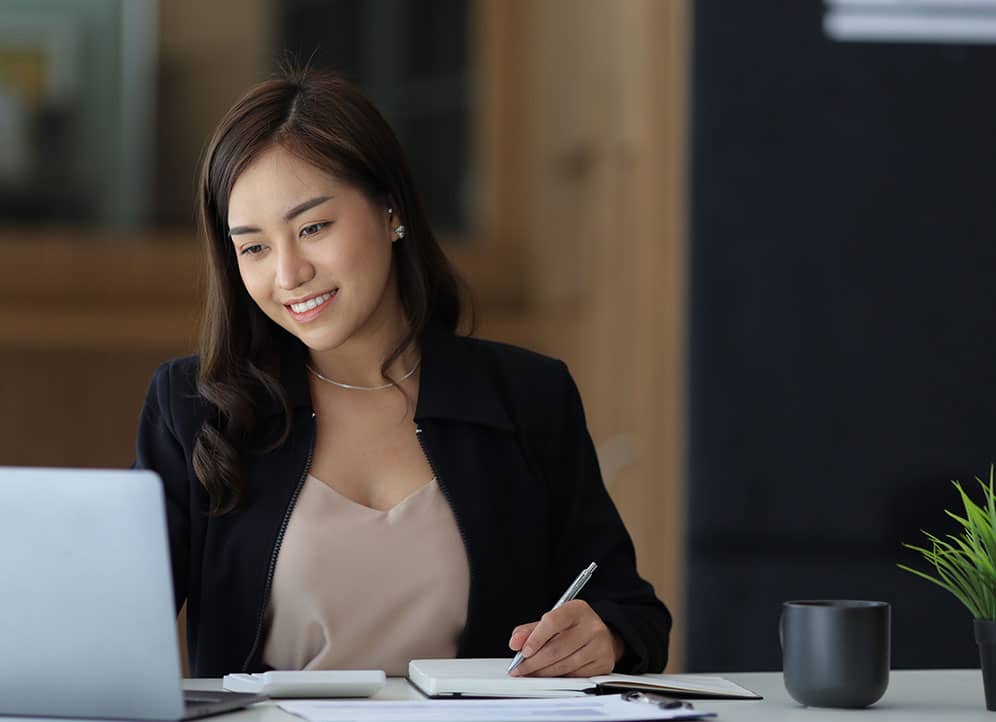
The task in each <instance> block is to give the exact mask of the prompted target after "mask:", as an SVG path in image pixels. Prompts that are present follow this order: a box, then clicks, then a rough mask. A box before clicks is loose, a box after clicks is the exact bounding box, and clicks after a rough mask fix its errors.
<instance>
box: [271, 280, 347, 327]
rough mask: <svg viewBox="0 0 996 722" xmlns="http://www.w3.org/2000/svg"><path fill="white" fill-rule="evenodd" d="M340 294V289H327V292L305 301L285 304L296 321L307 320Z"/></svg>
mask: <svg viewBox="0 0 996 722" xmlns="http://www.w3.org/2000/svg"><path fill="white" fill-rule="evenodd" d="M338 294H339V289H338V288H337V289H335V290H334V291H326V292H325V293H320V294H318V295H317V296H312V297H311V298H308V299H305V300H303V301H296V302H294V303H287V304H284V308H286V309H287V310H288V311H289V312H290V315H291V317H292V318H293V319H294V320H295V321H299V322H307V321H311V320H312V319H314V318H317V317H318V315H319V314H320V313H321V312H322V311H324V310H325V309H326V308H327V307H328V306H329V304H330V302H331V301H332V299H334V298H335V297H336V296H337V295H338Z"/></svg>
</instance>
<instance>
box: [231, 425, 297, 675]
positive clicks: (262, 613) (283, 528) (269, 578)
mask: <svg viewBox="0 0 996 722" xmlns="http://www.w3.org/2000/svg"><path fill="white" fill-rule="evenodd" d="M311 421H312V424H311V444H310V445H309V446H308V456H307V458H306V459H305V461H304V469H303V470H302V471H301V478H300V479H298V481H297V487H296V488H295V489H294V494H293V495H292V496H291V499H290V503H289V504H288V505H287V511H285V512H284V518H283V521H282V522H280V531H278V532H277V539H276V541H275V542H274V544H273V551H272V552H271V554H270V566H269V569H267V572H266V584H264V585H263V603H262V604H261V605H260V608H259V619H258V621H257V623H256V636H255V638H254V639H253V642H252V647H250V648H249V654H248V655H247V656H246V660H245V661H244V662H243V663H242V671H243V672H248V671H249V663H250V662H251V661H252V658H253V657H254V656H255V654H256V649H257V648H258V647H259V644H260V642H261V641H262V639H263V622H264V621H265V620H266V607H267V605H268V604H269V603H270V590H271V587H272V586H273V572H274V570H276V568H277V554H279V552H280V545H281V544H282V543H283V541H284V534H285V533H286V532H287V523H288V522H289V521H290V516H291V512H293V511H294V506H295V505H296V504H297V498H298V496H300V494H301V488H302V487H303V486H304V481H305V479H307V478H308V472H309V471H310V470H311V457H312V456H313V455H314V453H315V424H314V421H315V413H314V412H312V413H311Z"/></svg>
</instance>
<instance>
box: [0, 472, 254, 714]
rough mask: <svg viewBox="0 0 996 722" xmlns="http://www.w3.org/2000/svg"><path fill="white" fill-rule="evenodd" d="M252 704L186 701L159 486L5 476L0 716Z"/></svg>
mask: <svg viewBox="0 0 996 722" xmlns="http://www.w3.org/2000/svg"><path fill="white" fill-rule="evenodd" d="M259 699H261V698H260V697H258V696H255V695H241V694H234V693H230V692H216V693H212V692H207V693H202V692H197V693H188V696H187V698H186V699H185V696H184V693H183V689H182V680H181V677H180V657H179V651H178V649H177V638H176V625H175V613H174V609H173V590H172V578H171V574H170V560H169V547H168V542H167V533H166V516H165V507H164V502H163V492H162V486H161V483H160V480H159V477H158V476H156V474H154V473H152V472H149V471H96V470H79V469H30V468H12V467H0V715H32V716H45V717H101V718H128V719H139V720H146V719H147V720H179V719H191V718H194V717H203V716H207V715H210V714H216V713H219V712H226V711H229V710H231V709H238V708H240V707H244V706H246V705H248V704H250V703H252V702H254V701H258V700H259Z"/></svg>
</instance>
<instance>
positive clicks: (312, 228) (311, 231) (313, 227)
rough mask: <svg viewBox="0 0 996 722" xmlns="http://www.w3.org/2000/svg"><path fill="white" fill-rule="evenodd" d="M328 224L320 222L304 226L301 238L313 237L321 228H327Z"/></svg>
mask: <svg viewBox="0 0 996 722" xmlns="http://www.w3.org/2000/svg"><path fill="white" fill-rule="evenodd" d="M328 224H329V223H328V221H322V222H320V223H312V224H310V225H307V226H305V227H304V228H302V229H301V236H302V237H303V236H313V235H315V234H316V233H318V232H319V231H320V230H322V229H323V228H325V226H327V225H328Z"/></svg>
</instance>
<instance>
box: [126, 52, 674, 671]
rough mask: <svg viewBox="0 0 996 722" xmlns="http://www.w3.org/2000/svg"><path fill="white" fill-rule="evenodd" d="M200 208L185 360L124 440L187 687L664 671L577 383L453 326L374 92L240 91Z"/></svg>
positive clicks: (329, 78) (162, 376)
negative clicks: (201, 265) (164, 544)
mask: <svg viewBox="0 0 996 722" xmlns="http://www.w3.org/2000/svg"><path fill="white" fill-rule="evenodd" d="M200 212H201V221H202V225H203V232H204V235H205V237H206V240H207V244H208V297H207V308H206V322H205V327H204V333H203V338H202V343H201V352H200V355H199V357H198V358H185V359H178V360H175V361H172V362H170V363H168V364H164V365H163V366H162V367H160V368H159V369H158V371H157V372H156V374H155V377H154V379H153V381H152V384H151V387H150V390H149V394H148V397H147V399H146V403H145V406H144V408H143V411H142V416H141V421H140V427H139V433H138V443H137V453H138V457H137V458H138V462H137V463H138V466H140V467H144V468H148V469H153V470H155V471H156V472H158V473H159V474H160V476H161V477H162V479H163V482H164V485H165V489H166V497H167V516H168V521H169V530H170V544H171V555H172V565H173V580H174V589H175V594H176V604H177V608H179V607H180V605H181V604H183V602H184V601H186V603H187V634H188V645H189V653H190V659H191V665H192V672H193V673H194V674H195V675H196V676H220V675H223V674H226V673H229V672H235V671H258V670H262V669H266V668H371V667H372V668H380V669H385V670H386V671H387V672H388V674H402V675H403V674H405V673H406V671H407V663H408V660H409V659H412V658H420V657H452V656H465V657H498V656H510V654H511V651H517V650H519V649H522V650H523V652H524V654H525V655H526V659H525V661H524V662H523V663H522V664H521V665H520V666H519V667H518V668H517V669H516V670H515V671H514V672H513V674H522V675H527V674H534V675H550V676H553V675H579V676H591V675H595V674H602V673H607V672H610V671H612V670H613V669H617V670H618V671H624V672H633V673H639V672H645V671H658V670H660V669H662V668H663V667H664V664H665V662H666V661H667V639H668V633H669V630H670V626H671V619H670V615H669V614H668V611H667V609H666V608H665V607H664V605H663V604H662V603H661V602H660V601H658V600H657V599H656V598H655V596H654V593H653V590H652V588H651V587H650V585H649V584H647V583H646V582H645V581H644V580H642V579H641V578H640V577H639V576H638V575H637V573H636V569H635V563H634V554H633V548H632V544H631V542H630V539H629V537H628V535H627V533H626V530H625V528H624V527H623V525H622V523H621V521H620V518H619V516H618V514H617V512H616V509H615V507H614V506H613V504H612V502H611V500H610V499H609V497H608V495H607V493H606V491H605V488H604V486H603V484H602V481H601V478H600V475H599V470H598V465H597V461H596V458H595V454H594V450H593V447H592V443H591V439H590V437H589V435H588V432H587V430H586V427H585V421H584V415H583V411H582V408H581V402H580V398H579V396H578V393H577V390H576V388H575V386H574V383H573V381H572V380H571V377H570V375H569V374H568V372H567V370H566V368H565V367H564V365H563V364H562V363H561V362H559V361H555V360H552V359H548V358H545V357H542V356H539V355H537V354H534V353H531V352H528V351H525V350H522V349H518V348H514V347H511V346H506V345H502V344H497V343H490V342H485V341H480V340H473V339H470V338H466V337H462V336H457V335H456V334H455V332H456V328H457V324H458V321H459V318H460V299H459V294H458V286H457V282H456V280H455V277H454V275H453V272H452V271H451V269H450V267H449V264H448V263H447V261H446V258H445V256H444V255H443V253H442V252H441V250H440V248H439V246H438V245H437V243H436V241H435V238H434V237H433V234H432V231H431V229H430V228H429V225H428V223H427V221H426V218H425V214H424V212H423V210H422V206H421V204H420V201H419V199H418V196H417V194H416V192H415V189H414V186H413V184H412V180H411V174H410V172H409V170H408V166H407V163H406V162H405V159H404V157H403V153H402V151H401V149H400V147H399V145H398V143H397V140H396V139H395V137H394V135H393V133H392V132H391V130H390V128H389V127H388V126H387V124H386V123H385V121H384V120H383V118H382V117H381V116H380V114H379V113H378V112H377V111H376V109H375V108H374V107H373V106H372V105H371V104H370V103H369V101H368V100H366V99H365V98H364V97H363V96H362V95H361V94H360V93H359V92H358V91H357V90H356V89H355V88H354V87H352V86H351V85H349V84H348V83H347V82H345V81H344V80H342V79H341V78H338V77H336V76H333V75H326V74H320V73H316V72H312V71H307V72H293V73H290V74H288V75H286V76H285V77H281V78H279V79H275V80H270V81H267V82H264V83H262V84H260V85H258V86H256V87H254V88H252V89H251V90H250V91H249V93H248V94H247V95H246V96H245V97H244V98H242V99H241V100H240V101H239V102H238V103H236V105H235V106H234V107H233V108H232V109H231V110H230V111H229V112H228V114H227V115H226V116H225V117H224V118H223V119H222V121H221V123H220V125H219V126H218V128H217V130H216V131H215V134H214V137H213V138H212V140H211V142H210V144H209V147H208V150H207V153H206V156H205V159H204V164H203V169H202V179H201V188H200ZM592 561H595V562H597V563H598V565H599V566H598V571H597V572H596V573H595V575H594V576H593V578H592V579H591V581H590V582H589V584H588V585H587V587H586V588H585V590H584V592H583V593H582V595H581V598H579V599H576V600H574V601H572V602H569V603H568V604H565V605H563V606H562V607H560V608H559V609H557V610H555V611H552V612H548V610H549V609H550V607H551V606H552V605H553V603H554V602H555V601H556V600H557V598H558V597H559V595H560V594H561V593H562V592H563V590H564V589H566V588H567V586H568V585H569V583H570V582H571V580H572V579H573V578H574V576H575V575H576V574H577V573H578V572H579V571H580V570H581V569H583V568H584V567H586V566H587V565H588V564H589V563H590V562H592Z"/></svg>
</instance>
